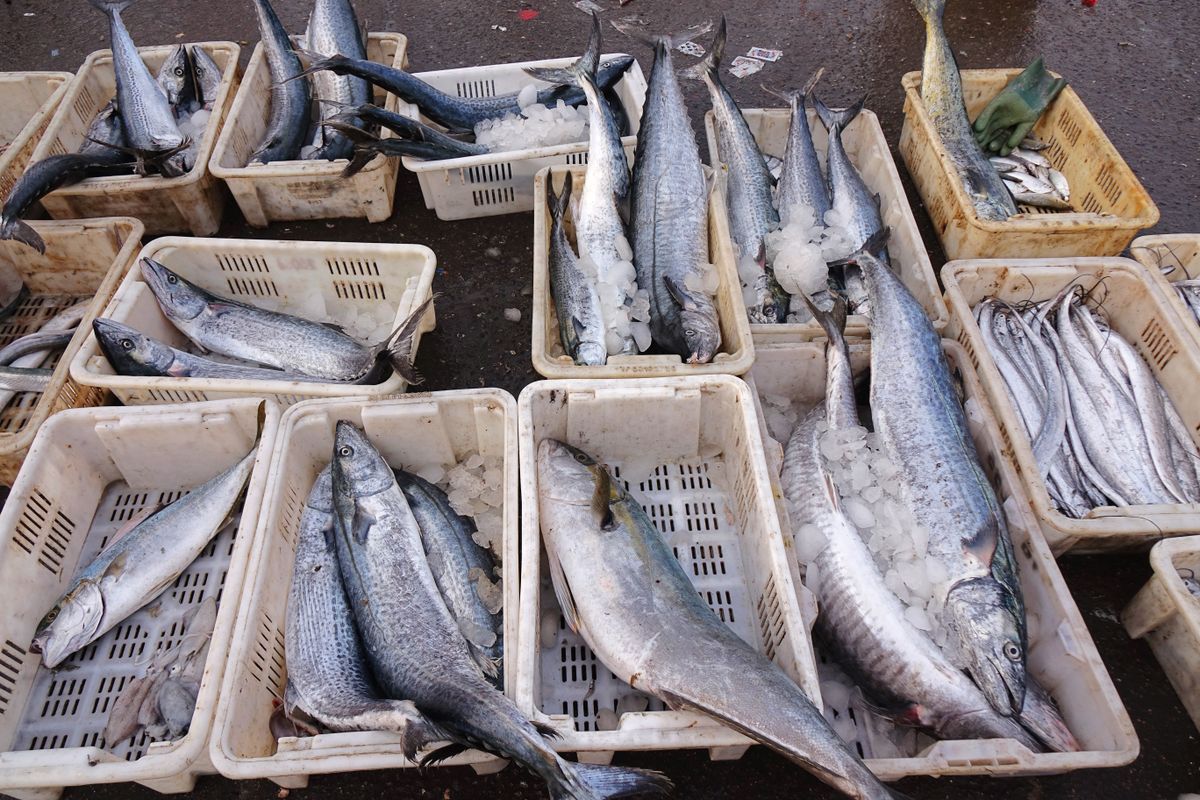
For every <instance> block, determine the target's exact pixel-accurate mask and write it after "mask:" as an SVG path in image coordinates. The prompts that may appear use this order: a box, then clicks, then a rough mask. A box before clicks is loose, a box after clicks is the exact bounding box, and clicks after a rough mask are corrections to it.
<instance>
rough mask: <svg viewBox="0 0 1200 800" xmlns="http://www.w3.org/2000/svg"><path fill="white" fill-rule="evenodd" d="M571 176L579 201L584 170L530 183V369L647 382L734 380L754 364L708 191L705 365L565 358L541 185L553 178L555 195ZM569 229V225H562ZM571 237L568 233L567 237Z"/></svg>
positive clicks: (717, 199) (560, 171)
mask: <svg viewBox="0 0 1200 800" xmlns="http://www.w3.org/2000/svg"><path fill="white" fill-rule="evenodd" d="M568 170H569V171H570V173H571V180H572V186H573V187H574V189H573V191H574V196H575V197H579V196H581V195H580V193H581V192H582V191H583V184H584V183H585V182H586V180H587V167H546V168H545V169H543V170H541V171H540V172H538V174H537V178H536V179H535V180H534V197H535V198H536V200H535V210H534V212H533V344H532V346H531V353H532V357H533V368H534V369H535V370H537V371H538V373H539V374H541V375H543V376H545V377H547V378H572V379H575V378H648V377H653V376H656V375H662V376H668V375H705V374H713V373H728V374H733V375H740V374H742V373H743V372H745V371H746V370H748V369H750V365H751V364H753V363H754V341H753V339H752V338H751V336H750V325H749V322H748V320H747V317H746V310H745V306H744V305H743V304H742V288H741V284H740V283H739V282H738V274H737V264H735V263H734V260H733V250H732V248H731V247H730V242H729V224H728V222H727V221H726V219H725V214H724V213H723V212H724V207H725V194H724V192H723V191H722V190H721V188H720V187H714V189H713V191H712V194H711V195H710V196H709V201H708V217H709V223H708V253H709V255H708V257H709V258H710V259H711V261H712V264H713V265H714V266H715V267H716V269H717V273H718V275H719V276H720V286H719V288H718V289H717V295H716V297H715V298H714V302H715V303H716V306H717V317H718V321H719V323H720V330H721V347H720V349H719V350H717V354H716V356H714V357H713V360H712V361H710V362H709V363H707V364H687V363H684V361H683V359H681V358H680V357H679V356H677V355H674V354H670V355H650V354H644V355H630V356H622V355H617V356H609V358H608V363H606V364H602V365H600V366H580V365H578V364H576V363H575V361H574V359H572V358H571V356H570V355H568V354H567V353H566V351H565V350H564V349H563V345H562V336H561V335H560V334H559V331H558V312H557V310H556V309H555V307H554V292H553V291H552V290H551V288H550V211H549V209H547V208H546V181H548V180H551V178H553V180H554V182H555V185H556V186H557V187H558V189H559V191H561V190H562V181H563V180H564V178H563V176H564V174H565V173H566V172H567V171H568ZM568 224H569V223H568ZM573 236H574V234H573V233H572V237H573Z"/></svg>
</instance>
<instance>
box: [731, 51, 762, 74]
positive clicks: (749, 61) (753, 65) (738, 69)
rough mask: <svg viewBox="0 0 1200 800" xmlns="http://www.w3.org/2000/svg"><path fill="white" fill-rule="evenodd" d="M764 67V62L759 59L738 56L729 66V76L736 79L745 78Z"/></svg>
mask: <svg viewBox="0 0 1200 800" xmlns="http://www.w3.org/2000/svg"><path fill="white" fill-rule="evenodd" d="M763 66H764V64H763V62H762V61H759V60H758V59H757V58H746V57H745V56H738V57H737V58H735V59H734V60H733V62H732V63H731V64H730V65H729V74H730V75H732V76H733V77H735V78H745V77H746V76H747V75H753V74H754V73H756V72H758V71H759V70H761V69H762V68H763Z"/></svg>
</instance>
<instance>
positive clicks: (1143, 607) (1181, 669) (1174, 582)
mask: <svg viewBox="0 0 1200 800" xmlns="http://www.w3.org/2000/svg"><path fill="white" fill-rule="evenodd" d="M1150 566H1151V567H1153V568H1154V574H1153V575H1152V576H1151V577H1150V580H1149V581H1148V582H1147V583H1146V585H1145V586H1143V587H1142V589H1141V591H1139V592H1138V593H1137V596H1135V597H1134V598H1133V600H1132V601H1131V602H1130V603H1129V605H1128V606H1127V607H1126V608H1125V610H1124V611H1123V612H1122V613H1121V621H1122V622H1123V623H1125V630H1126V631H1128V632H1129V635H1130V636H1132V637H1133V638H1134V639H1145V640H1146V643H1147V644H1149V645H1150V649H1151V650H1153V651H1154V655H1155V657H1156V658H1158V663H1159V664H1160V665H1162V668H1163V672H1165V673H1167V678H1168V679H1169V680H1170V681H1171V685H1172V686H1174V687H1175V691H1176V693H1177V694H1178V695H1179V699H1180V700H1181V701H1183V705H1184V708H1186V709H1187V712H1188V714H1189V715H1190V716H1191V718H1192V722H1194V723H1196V727H1197V728H1200V597H1197V596H1196V595H1194V594H1192V593H1191V592H1190V591H1188V587H1187V586H1186V585H1185V584H1184V582H1183V579H1184V578H1185V577H1186V578H1190V579H1192V580H1195V579H1196V577H1197V575H1200V536H1183V537H1180V538H1178V539H1165V540H1163V541H1161V542H1159V543H1158V544H1156V545H1154V547H1153V548H1152V549H1151V550H1150Z"/></svg>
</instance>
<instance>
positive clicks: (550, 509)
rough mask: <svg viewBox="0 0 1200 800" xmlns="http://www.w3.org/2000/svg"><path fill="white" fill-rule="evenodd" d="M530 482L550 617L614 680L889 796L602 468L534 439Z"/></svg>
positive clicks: (860, 788) (870, 792)
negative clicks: (551, 601) (710, 599)
mask: <svg viewBox="0 0 1200 800" xmlns="http://www.w3.org/2000/svg"><path fill="white" fill-rule="evenodd" d="M537 482H538V502H539V504H540V516H541V533H542V540H543V542H544V543H545V553H546V558H547V561H548V563H549V566H550V569H549V573H550V576H551V580H552V582H553V585H554V593H555V596H556V597H557V598H558V603H559V606H560V607H561V610H562V615H563V617H564V618H565V620H566V623H567V625H568V626H569V627H570V628H571V630H573V631H575V632H576V633H578V634H579V635H580V636H581V637H582V638H583V639H584V641H585V642H586V643H587V645H588V647H589V648H591V650H592V651H593V652H594V653H595V655H596V657H597V658H599V659H600V661H601V663H602V664H603V665H604V666H605V667H606V668H608V669H609V670H611V671H612V672H613V674H614V675H616V676H617V678H619V679H620V680H623V681H625V682H627V683H629V684H630V685H632V686H633V687H634V688H636V689H638V690H639V691H641V692H645V693H647V694H650V695H652V696H654V697H656V698H658V699H659V700H661V701H662V702H663V703H665V704H666V705H667V706H668V707H670V708H673V709H678V710H687V711H692V712H697V713H700V714H705V715H707V716H709V717H712V718H713V719H715V720H717V721H719V722H721V723H722V724H724V725H727V726H729V727H731V728H733V729H735V730H738V731H740V732H742V733H744V734H746V735H747V736H749V737H751V738H753V739H754V740H755V741H757V742H760V743H762V744H765V745H767V746H768V747H770V748H771V749H773V750H775V751H776V752H778V753H780V754H781V755H783V756H784V757H785V758H788V759H789V760H791V761H793V762H795V763H797V764H799V765H800V766H801V767H803V768H804V769H806V770H808V771H810V772H812V773H813V774H814V775H815V776H816V777H817V778H819V779H820V780H822V781H824V782H825V783H827V784H829V785H830V786H833V787H835V788H837V789H839V790H840V791H842V792H844V793H846V794H847V795H849V796H851V797H856V798H866V799H867V800H890V799H891V798H897V797H899V795H896V794H893V793H892V792H891V791H890V790H889V789H888V788H887V787H886V786H884V785H883V784H882V783H880V782H879V780H878V779H877V778H876V777H875V776H874V775H873V774H871V771H870V770H869V769H868V768H867V767H866V765H864V764H863V762H862V761H861V760H860V759H859V757H858V755H857V754H856V753H855V752H854V751H853V750H852V749H851V748H850V747H848V746H847V745H846V744H845V743H844V742H843V741H842V740H841V739H840V738H839V737H838V735H837V733H836V732H835V731H834V730H833V728H831V727H830V725H829V724H828V723H827V722H826V720H825V718H824V716H823V715H822V714H821V711H820V710H819V709H817V708H816V706H814V705H813V703H812V701H810V700H809V699H808V697H807V695H805V694H804V691H803V690H802V689H801V688H800V687H799V686H798V685H797V684H796V683H795V682H794V681H793V680H792V679H791V678H790V677H789V676H788V675H787V673H785V672H784V671H783V670H782V669H781V668H780V667H779V666H778V665H777V664H775V663H774V662H773V661H771V660H770V659H768V658H767V657H766V656H764V655H763V654H761V653H759V652H758V651H757V650H755V649H754V648H752V647H751V646H749V645H748V644H746V642H744V641H743V640H742V639H741V638H739V637H738V635H737V634H736V633H735V632H734V631H733V630H732V629H731V628H730V627H729V625H727V624H726V623H725V622H723V621H722V620H721V618H720V617H718V616H717V614H716V613H714V612H713V610H712V609H711V608H709V606H708V604H707V603H705V601H704V600H703V599H702V598H701V596H700V595H699V594H697V592H696V588H695V587H694V586H693V585H692V581H691V579H690V578H689V577H688V574H687V573H686V572H685V571H684V569H683V567H681V566H680V563H679V560H678V559H677V558H676V556H675V554H674V553H673V551H672V549H671V547H670V546H669V545H668V544H667V543H666V542H665V541H664V539H663V536H662V534H661V533H659V531H658V529H657V528H655V526H654V523H653V522H652V521H651V520H650V518H649V516H647V514H646V511H645V510H644V509H643V508H642V507H641V506H640V505H639V504H638V502H637V501H636V500H635V499H634V498H633V497H632V495H630V493H629V492H628V491H627V490H626V489H624V488H622V486H621V484H620V483H619V482H618V481H617V480H615V479H614V478H613V476H612V474H611V473H610V472H609V471H608V469H606V468H605V467H604V465H602V464H600V463H598V462H597V461H596V460H595V459H594V458H593V457H592V456H590V455H589V454H587V453H585V452H583V451H582V450H579V449H577V448H575V447H573V446H571V445H569V444H566V443H564V442H561V441H558V440H555V439H552V438H545V439H542V440H541V442H539V443H538V450H537ZM597 721H598V722H599V721H600V719H599V717H598V718H597Z"/></svg>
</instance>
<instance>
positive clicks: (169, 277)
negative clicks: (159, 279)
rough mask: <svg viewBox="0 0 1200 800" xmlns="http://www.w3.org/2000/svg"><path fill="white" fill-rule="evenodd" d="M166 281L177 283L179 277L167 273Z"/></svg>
mask: <svg viewBox="0 0 1200 800" xmlns="http://www.w3.org/2000/svg"><path fill="white" fill-rule="evenodd" d="M167 283H179V279H178V278H176V277H175V276H174V275H167Z"/></svg>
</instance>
